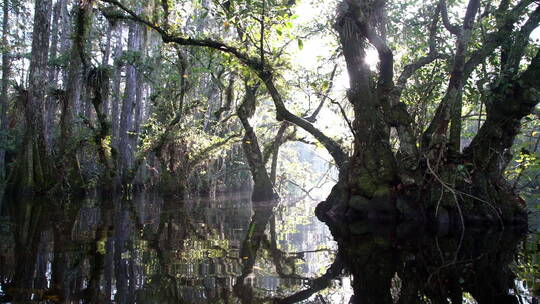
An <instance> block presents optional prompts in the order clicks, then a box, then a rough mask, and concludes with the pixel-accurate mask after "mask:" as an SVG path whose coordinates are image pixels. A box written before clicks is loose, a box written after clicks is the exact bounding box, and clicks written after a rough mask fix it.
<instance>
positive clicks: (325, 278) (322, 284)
mask: <svg viewBox="0 0 540 304" xmlns="http://www.w3.org/2000/svg"><path fill="white" fill-rule="evenodd" d="M343 267H344V265H343V261H342V259H341V255H340V254H339V253H338V254H337V256H336V259H335V260H334V262H333V263H332V265H331V266H330V267H329V268H328V270H326V272H325V274H323V275H322V276H320V277H318V278H316V279H314V280H313V281H311V286H310V287H309V288H308V289H305V290H302V291H300V292H297V293H295V294H292V295H290V296H288V297H285V298H283V299H274V300H273V303H279V304H288V303H296V302H300V301H303V300H306V299H308V298H309V297H311V296H312V295H313V294H314V293H316V292H319V291H321V290H323V289H325V288H328V287H329V286H330V283H331V281H332V280H333V279H335V278H337V277H338V276H339V275H340V274H341V271H342V270H343Z"/></svg>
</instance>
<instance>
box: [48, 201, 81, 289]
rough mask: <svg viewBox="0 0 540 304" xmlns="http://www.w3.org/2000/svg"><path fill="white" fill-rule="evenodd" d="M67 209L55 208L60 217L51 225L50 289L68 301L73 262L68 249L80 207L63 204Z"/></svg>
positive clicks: (71, 242)
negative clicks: (52, 242) (51, 258)
mask: <svg viewBox="0 0 540 304" xmlns="http://www.w3.org/2000/svg"><path fill="white" fill-rule="evenodd" d="M62 204H63V205H64V206H63V207H65V206H66V205H68V204H74V205H73V206H69V207H68V208H55V209H54V210H55V213H57V214H59V215H61V216H60V218H58V219H57V220H56V221H55V222H54V223H52V225H53V239H54V244H53V260H52V265H51V289H53V291H54V292H57V293H58V294H59V295H60V296H61V297H62V298H63V299H68V298H69V296H70V294H71V293H72V291H73V289H72V283H73V282H72V279H73V278H72V276H69V273H70V271H71V263H72V262H73V260H74V259H73V256H72V255H73V252H72V251H69V250H68V248H73V247H72V246H73V245H74V242H73V238H72V235H71V232H72V231H73V227H74V225H75V222H76V218H77V214H78V213H79V210H80V206H77V205H76V203H73V202H70V201H68V202H63V203H62Z"/></svg>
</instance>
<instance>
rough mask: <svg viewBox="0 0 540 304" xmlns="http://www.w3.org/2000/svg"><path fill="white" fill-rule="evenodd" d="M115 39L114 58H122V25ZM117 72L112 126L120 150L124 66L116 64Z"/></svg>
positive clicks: (116, 146) (114, 138)
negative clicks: (120, 111) (121, 89)
mask: <svg viewBox="0 0 540 304" xmlns="http://www.w3.org/2000/svg"><path fill="white" fill-rule="evenodd" d="M115 32H116V33H115V36H116V37H115V39H116V47H115V49H114V58H120V56H122V49H123V45H122V34H123V29H122V26H121V25H118V26H117V27H116V31H115ZM114 67H115V69H114V70H115V73H114V81H113V92H112V93H113V96H114V100H113V102H112V106H111V122H112V124H111V126H112V136H113V141H112V142H113V147H114V148H115V149H117V150H118V142H119V121H120V120H119V119H120V116H119V106H120V101H121V98H120V96H121V92H120V85H121V83H122V66H120V65H116V64H115V66H114Z"/></svg>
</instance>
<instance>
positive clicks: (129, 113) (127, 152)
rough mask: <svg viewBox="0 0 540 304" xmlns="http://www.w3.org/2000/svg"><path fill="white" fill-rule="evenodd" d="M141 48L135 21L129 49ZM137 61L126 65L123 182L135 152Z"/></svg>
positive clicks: (121, 169)
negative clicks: (134, 118) (134, 111)
mask: <svg viewBox="0 0 540 304" xmlns="http://www.w3.org/2000/svg"><path fill="white" fill-rule="evenodd" d="M139 49H140V30H139V25H138V24H137V23H135V22H133V23H132V24H131V25H130V26H129V37H128V51H131V52H138V51H139ZM135 64H136V63H135V62H130V63H129V64H128V65H127V67H126V92H125V97H124V102H123V103H122V116H121V118H120V134H119V137H120V146H119V152H120V168H119V169H120V174H121V178H122V182H123V183H124V182H125V181H126V178H127V176H128V174H129V171H130V170H131V167H132V163H133V152H134V149H135V143H136V136H134V135H133V134H131V132H132V131H134V129H133V127H134V124H133V110H134V105H135V103H136V102H137V99H136V98H137V68H136V66H135Z"/></svg>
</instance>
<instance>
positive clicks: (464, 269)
mask: <svg viewBox="0 0 540 304" xmlns="http://www.w3.org/2000/svg"><path fill="white" fill-rule="evenodd" d="M316 204H317V202H314V201H310V200H305V199H300V200H295V199H283V200H282V201H281V202H279V203H278V202H267V203H257V204H253V203H251V202H250V200H249V196H248V195H247V194H245V195H242V194H239V195H235V196H230V197H224V198H220V199H217V200H208V199H196V200H187V201H180V200H175V199H167V200H164V199H162V198H160V197H159V196H158V195H154V194H144V195H137V196H135V197H134V198H133V200H131V201H126V200H121V199H109V200H97V199H87V200H83V201H78V202H66V201H43V200H41V201H29V200H18V201H15V200H11V201H8V202H6V205H5V206H7V207H6V210H5V211H4V215H3V217H2V218H1V219H0V283H1V291H0V302H2V303H9V302H11V303H39V302H42V303H349V301H352V302H354V303H462V302H463V303H476V302H475V301H477V302H478V303H537V299H535V295H537V294H538V292H539V291H540V277H539V273H540V265H539V263H540V254H539V250H538V249H539V239H540V237H539V236H538V235H536V234H528V235H525V234H523V233H522V232H520V231H513V230H511V229H506V230H505V231H504V232H500V231H485V230H474V229H468V230H467V232H466V233H459V232H458V233H451V232H441V231H438V232H436V231H430V230H429V229H426V228H425V227H418V226H415V225H401V226H392V225H377V224H374V223H357V224H353V225H346V226H345V225H340V226H339V227H332V229H333V233H334V236H335V239H334V236H333V235H332V233H331V232H330V230H329V229H328V228H327V226H326V225H325V224H324V223H321V222H319V221H318V220H317V218H316V217H315V216H314V208H315V206H316ZM353 294H354V295H353ZM452 301H453V302H452ZM535 301H536V302H535Z"/></svg>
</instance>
